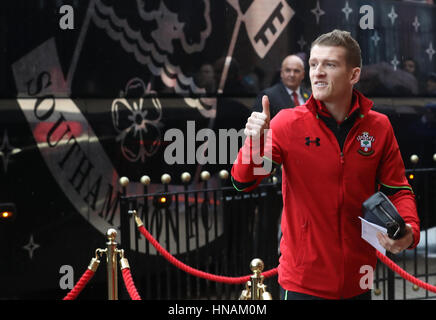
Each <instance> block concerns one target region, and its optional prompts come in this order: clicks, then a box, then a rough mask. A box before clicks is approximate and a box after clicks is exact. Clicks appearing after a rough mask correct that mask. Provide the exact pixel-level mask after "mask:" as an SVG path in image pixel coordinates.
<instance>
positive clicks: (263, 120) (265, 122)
mask: <svg viewBox="0 0 436 320" xmlns="http://www.w3.org/2000/svg"><path fill="white" fill-rule="evenodd" d="M269 122H270V111H269V99H268V96H266V95H264V96H263V97H262V112H253V113H251V115H250V117H249V118H248V120H247V123H246V124H245V129H244V134H245V135H246V136H247V137H260V136H262V135H263V134H264V130H266V129H269Z"/></svg>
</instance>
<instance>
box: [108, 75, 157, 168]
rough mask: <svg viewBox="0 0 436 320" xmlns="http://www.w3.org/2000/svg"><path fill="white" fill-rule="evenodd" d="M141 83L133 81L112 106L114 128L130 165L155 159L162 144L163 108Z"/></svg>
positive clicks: (136, 79) (138, 80)
mask: <svg viewBox="0 0 436 320" xmlns="http://www.w3.org/2000/svg"><path fill="white" fill-rule="evenodd" d="M151 93H152V92H151V91H150V86H148V87H146V86H145V84H144V82H143V81H142V80H141V79H138V78H134V79H132V80H130V81H129V82H128V83H127V85H126V89H125V92H121V94H120V96H121V97H120V98H118V99H115V100H114V101H113V102H112V110H111V112H112V124H113V126H114V128H115V130H116V131H117V133H118V135H117V137H116V141H117V142H118V141H119V142H120V143H121V152H122V154H123V156H124V157H125V158H126V159H127V160H129V161H130V162H136V161H138V160H141V161H142V162H145V160H146V158H147V157H151V156H153V155H154V154H155V153H156V152H157V150H158V149H159V146H160V144H161V132H160V129H159V128H160V126H161V125H160V120H161V118H162V105H161V103H160V101H159V99H157V98H156V97H153V96H149V97H147V98H146V99H144V97H145V96H147V95H149V94H151Z"/></svg>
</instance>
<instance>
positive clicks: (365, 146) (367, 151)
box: [357, 132, 375, 156]
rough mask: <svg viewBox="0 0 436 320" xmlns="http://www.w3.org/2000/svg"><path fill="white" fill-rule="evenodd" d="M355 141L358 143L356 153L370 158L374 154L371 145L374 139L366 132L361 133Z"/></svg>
mask: <svg viewBox="0 0 436 320" xmlns="http://www.w3.org/2000/svg"><path fill="white" fill-rule="evenodd" d="M357 141H359V142H360V148H359V149H358V150H357V152H359V153H360V154H361V155H362V156H370V155H372V154H373V153H374V149H373V144H374V141H375V139H374V137H373V136H370V135H369V133H368V132H362V134H361V135H360V136H357Z"/></svg>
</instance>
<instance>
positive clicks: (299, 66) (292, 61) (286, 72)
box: [280, 56, 304, 90]
mask: <svg viewBox="0 0 436 320" xmlns="http://www.w3.org/2000/svg"><path fill="white" fill-rule="evenodd" d="M280 78H281V79H282V81H283V84H284V85H285V86H286V87H288V88H289V89H291V90H296V89H297V88H298V87H299V86H300V84H301V81H303V79H304V66H303V61H301V59H300V58H298V57H293V56H289V57H287V58H286V59H285V60H284V61H283V63H282V68H281V70H280Z"/></svg>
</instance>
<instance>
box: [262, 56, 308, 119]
mask: <svg viewBox="0 0 436 320" xmlns="http://www.w3.org/2000/svg"><path fill="white" fill-rule="evenodd" d="M304 75H305V72H304V61H303V59H302V58H301V57H299V56H298V55H294V54H293V55H289V56H287V57H286V58H285V59H283V62H282V65H281V69H280V81H279V82H278V83H276V84H275V85H273V86H272V87H269V88H267V89H265V90H263V91H262V92H261V93H260V94H259V95H258V96H257V98H256V101H255V103H254V107H253V111H257V112H262V96H264V95H266V96H268V98H269V102H270V108H271V110H270V111H271V119H272V118H273V117H274V116H275V115H276V114H277V113H278V112H279V111H280V110H281V109H285V108H293V107H296V106H299V105H302V104H304V103H305V102H306V100H307V99H309V97H310V94H311V93H310V91H309V90H306V89H305V88H304V87H303V85H302V81H303V79H304Z"/></svg>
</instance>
